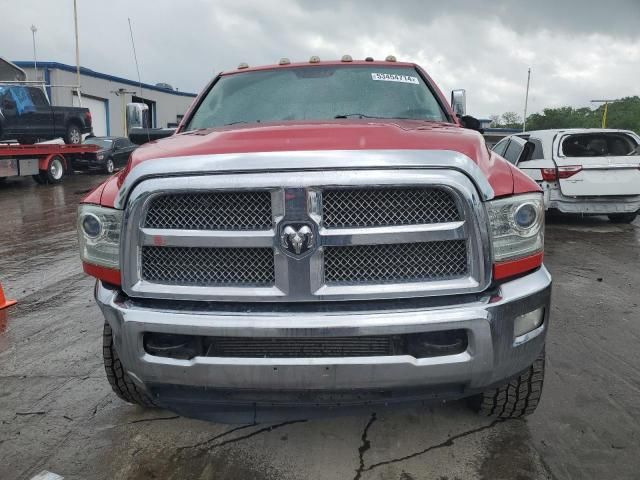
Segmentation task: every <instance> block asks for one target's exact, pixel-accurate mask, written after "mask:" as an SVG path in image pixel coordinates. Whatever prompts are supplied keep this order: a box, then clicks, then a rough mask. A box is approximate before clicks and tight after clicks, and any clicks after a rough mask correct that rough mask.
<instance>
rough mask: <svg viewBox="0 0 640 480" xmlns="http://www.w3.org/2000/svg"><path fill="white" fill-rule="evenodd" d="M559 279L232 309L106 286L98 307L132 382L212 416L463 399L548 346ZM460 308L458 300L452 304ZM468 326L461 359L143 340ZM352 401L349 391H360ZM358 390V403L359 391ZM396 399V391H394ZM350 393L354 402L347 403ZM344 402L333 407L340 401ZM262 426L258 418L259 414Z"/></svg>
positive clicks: (539, 274)
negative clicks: (273, 353) (187, 347)
mask: <svg viewBox="0 0 640 480" xmlns="http://www.w3.org/2000/svg"><path fill="white" fill-rule="evenodd" d="M550 295H551V277H550V275H549V273H548V271H547V270H546V268H544V266H543V267H541V268H540V269H538V270H537V271H535V272H533V273H530V274H528V275H525V276H523V277H520V278H518V279H515V280H512V281H509V282H506V283H503V284H502V285H500V286H499V287H496V289H495V290H494V291H492V292H491V293H490V294H485V295H482V296H476V297H473V298H468V297H465V298H464V301H462V302H461V300H460V297H455V296H452V297H439V298H438V299H435V300H429V299H411V300H404V301H392V302H374V301H369V302H367V304H366V305H363V304H362V302H352V303H349V302H344V303H342V302H341V303H337V304H335V308H333V307H332V308H329V307H330V306H331V304H329V303H328V302H323V303H322V304H321V305H319V306H317V307H314V306H312V305H293V306H292V305H282V304H273V305H271V306H265V305H262V306H257V307H255V308H253V307H251V306H247V307H246V308H238V306H236V307H235V308H232V307H231V306H227V307H224V306H222V305H221V304H215V303H213V304H194V303H186V302H158V301H149V300H146V301H140V300H135V299H131V298H128V297H126V296H125V295H123V294H122V293H121V292H120V291H119V290H115V289H111V288H109V287H108V286H105V285H103V284H102V283H100V282H98V284H97V285H96V300H97V302H98V305H99V306H100V308H101V309H102V312H103V314H104V316H105V318H106V320H107V322H108V323H109V324H110V326H111V328H112V330H113V338H114V344H115V348H116V350H117V352H118V355H119V357H120V359H121V361H122V364H123V366H124V367H125V369H126V370H127V372H128V373H129V375H130V376H131V378H132V379H133V380H134V381H135V382H136V383H138V384H139V386H140V387H141V388H144V389H146V390H147V391H148V392H149V393H150V395H152V396H153V397H154V401H155V402H156V403H158V404H159V405H161V406H164V407H167V408H169V409H172V410H176V411H178V412H180V413H183V414H186V415H189V416H194V415H195V416H198V417H205V418H210V419H216V417H215V415H213V416H212V414H211V412H213V411H220V410H224V409H225V408H227V407H229V405H236V406H240V407H247V408H249V409H255V408H257V407H258V406H265V407H269V406H271V407H275V406H283V405H284V406H286V405H289V404H312V405H315V406H318V405H321V404H322V405H325V406H327V405H329V406H338V405H343V404H353V403H375V402H376V401H378V400H379V401H381V402H383V403H389V398H391V397H390V396H389V395H385V394H384V392H391V393H393V392H395V393H393V395H392V396H393V398H394V399H395V398H398V395H396V393H397V392H403V393H402V394H401V395H400V397H401V398H402V397H406V398H407V399H425V398H432V397H436V398H457V397H462V396H466V395H469V394H472V393H475V392H478V391H481V390H483V389H486V388H488V387H490V386H492V385H495V384H499V383H501V382H504V381H505V380H506V379H508V378H510V377H512V376H514V375H516V374H518V373H519V372H521V371H522V370H524V369H526V368H527V367H528V366H529V365H531V364H532V363H533V361H534V360H535V359H536V357H537V356H538V355H539V354H540V352H541V351H542V349H543V348H544V341H545V336H546V331H547V328H548V318H549V304H550ZM456 302H457V303H456ZM539 308H543V309H544V322H543V323H542V325H541V326H540V327H538V328H537V329H535V330H533V331H532V332H529V333H528V334H526V335H525V336H523V337H518V338H517V339H516V338H514V319H515V318H516V317H517V316H519V315H522V314H525V313H528V312H531V311H533V310H536V309H539ZM449 329H465V330H466V331H467V333H468V348H467V349H466V351H464V352H462V353H458V354H454V355H445V356H440V357H431V358H420V359H417V358H414V357H412V356H409V355H398V356H378V357H349V358H342V357H341V358H335V357H334V358H286V359H281V358H229V357H224V358H221V357H195V358H193V359H191V360H178V359H172V358H166V357H159V356H154V355H150V354H149V353H147V352H146V351H145V349H144V346H143V334H144V333H145V332H157V333H171V334H180V335H201V336H235V337H242V336H247V337H259V336H263V337H307V336H308V337H324V336H342V337H344V336H358V335H395V334H407V333H418V332H431V331H439V330H449ZM354 392H355V394H356V395H355V396H353V395H352V394H354ZM358 392H361V393H362V395H358ZM391 393H390V394H391ZM350 395H351V396H350ZM336 399H337V400H336ZM253 415H254V416H253V419H254V420H255V411H253Z"/></svg>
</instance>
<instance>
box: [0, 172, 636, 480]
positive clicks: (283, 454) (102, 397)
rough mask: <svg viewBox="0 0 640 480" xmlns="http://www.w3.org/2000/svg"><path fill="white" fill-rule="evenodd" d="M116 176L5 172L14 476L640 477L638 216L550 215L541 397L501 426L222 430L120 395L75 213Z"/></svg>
mask: <svg viewBox="0 0 640 480" xmlns="http://www.w3.org/2000/svg"><path fill="white" fill-rule="evenodd" d="M103 179H104V177H103V176H99V175H75V176H72V177H69V178H67V179H66V180H65V182H64V183H63V184H62V185H57V186H38V185H36V184H35V183H34V182H32V180H31V179H17V180H9V181H7V182H5V183H0V281H1V282H2V285H3V287H4V289H5V293H6V294H7V296H8V297H13V298H17V299H18V301H19V303H18V305H16V306H14V307H12V308H11V309H9V310H5V311H2V313H0V479H3V480H11V479H30V478H32V477H33V476H34V475H36V474H38V473H39V472H41V471H43V470H46V471H49V472H54V473H57V474H59V475H61V476H63V477H64V478H65V479H121V478H122V479H125V478H127V479H129V478H130V479H259V480H263V479H264V480H266V479H313V480H316V479H317V480H322V479H390V480H391V479H393V480H418V479H439V480H454V479H474V478H483V479H539V478H552V479H573V478H576V479H578V478H580V479H582V478H595V479H603V478H616V479H625V478H628V479H631V478H640V402H639V401H638V399H639V398H640V348H639V347H638V345H639V344H640V312H639V309H638V303H640V294H639V292H638V284H639V283H640V262H639V260H640V220H636V221H635V223H634V224H632V225H612V224H610V223H609V222H608V221H607V220H606V218H600V217H593V218H586V219H583V218H577V217H560V218H555V217H554V218H548V221H547V240H546V241H547V244H546V245H547V247H546V264H547V267H548V268H549V270H550V271H551V272H552V274H553V277H554V291H553V305H552V316H551V327H550V332H549V337H548V344H547V372H546V379H545V386H544V391H543V395H542V401H541V404H540V406H539V408H538V410H537V412H536V413H535V414H534V415H532V416H531V417H529V418H528V419H527V420H525V421H520V420H512V421H504V422H496V421H494V420H492V419H487V418H482V417H478V416H476V415H475V414H473V413H472V412H470V411H468V410H467V409H466V407H465V403H464V402H462V401H460V402H450V403H447V404H442V405H437V406H433V407H429V408H427V407H424V408H412V409H404V410H393V411H385V410H381V411H378V412H376V413H375V414H373V415H372V414H369V413H366V414H362V415H359V416H349V417H340V418H332V419H322V420H308V421H306V420H304V419H300V420H299V421H295V422H287V423H284V424H271V425H255V426H254V425H218V424H212V423H206V422H202V421H197V420H190V419H184V418H180V417H177V416H176V415H174V414H172V413H171V412H166V411H162V410H144V409H141V408H139V407H136V406H132V405H128V404H126V403H124V402H122V401H121V400H119V399H118V398H117V397H116V396H115V394H113V393H112V392H111V389H110V387H109V385H108V383H107V380H106V378H105V374H104V370H103V367H102V357H101V342H102V324H103V319H102V316H101V314H100V312H99V310H98V308H97V307H96V305H95V304H94V302H93V299H92V287H93V282H92V280H91V279H90V278H88V277H86V276H85V275H84V274H83V273H82V271H81V267H80V262H79V259H78V252H77V241H76V234H75V226H74V220H75V211H76V207H77V204H78V201H79V200H80V198H81V197H82V195H83V194H84V193H85V192H86V191H88V190H89V189H90V188H91V187H92V186H93V185H96V184H98V183H99V182H101V181H102V180H103Z"/></svg>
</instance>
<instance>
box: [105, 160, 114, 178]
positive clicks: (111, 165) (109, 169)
mask: <svg viewBox="0 0 640 480" xmlns="http://www.w3.org/2000/svg"><path fill="white" fill-rule="evenodd" d="M115 169H116V166H115V164H114V163H113V159H112V158H107V162H106V163H105V164H104V171H105V173H109V174H111V173H113V172H114V171H115Z"/></svg>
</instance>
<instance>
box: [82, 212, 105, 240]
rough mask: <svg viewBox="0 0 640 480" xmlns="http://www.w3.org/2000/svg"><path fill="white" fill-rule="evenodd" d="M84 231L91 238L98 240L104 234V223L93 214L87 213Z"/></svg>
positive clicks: (83, 225) (84, 219)
mask: <svg viewBox="0 0 640 480" xmlns="http://www.w3.org/2000/svg"><path fill="white" fill-rule="evenodd" d="M82 230H83V231H84V233H85V235H86V236H87V237H89V238H98V236H99V235H100V233H102V222H101V221H100V219H99V218H98V217H96V216H95V215H93V214H92V213H87V214H86V215H85V216H84V218H83V219H82Z"/></svg>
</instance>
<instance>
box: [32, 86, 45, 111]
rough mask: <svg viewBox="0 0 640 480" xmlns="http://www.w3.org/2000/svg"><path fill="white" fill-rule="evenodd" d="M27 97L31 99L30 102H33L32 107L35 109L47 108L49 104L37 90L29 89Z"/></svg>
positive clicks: (40, 91)
mask: <svg viewBox="0 0 640 480" xmlns="http://www.w3.org/2000/svg"><path fill="white" fill-rule="evenodd" d="M29 96H30V97H31V101H32V102H33V105H34V106H36V107H48V106H49V102H47V99H46V97H45V96H44V93H42V90H40V89H39V88H30V89H29Z"/></svg>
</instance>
